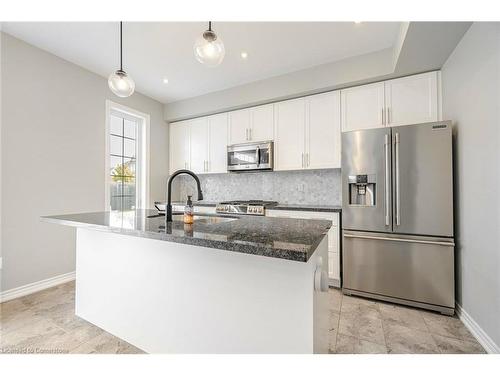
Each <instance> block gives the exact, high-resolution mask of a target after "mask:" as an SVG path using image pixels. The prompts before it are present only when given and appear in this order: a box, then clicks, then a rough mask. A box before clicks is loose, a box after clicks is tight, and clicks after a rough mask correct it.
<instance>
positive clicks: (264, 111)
mask: <svg viewBox="0 0 500 375" xmlns="http://www.w3.org/2000/svg"><path fill="white" fill-rule="evenodd" d="M250 110H251V111H250V113H251V117H252V127H251V128H250V141H251V142H261V141H272V140H273V139H274V106H273V105H272V104H268V105H261V106H259V107H254V108H251V109H250Z"/></svg>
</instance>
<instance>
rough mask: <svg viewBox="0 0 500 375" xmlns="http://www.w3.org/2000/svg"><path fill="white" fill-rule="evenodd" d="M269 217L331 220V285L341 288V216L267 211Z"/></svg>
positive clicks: (329, 237)
mask: <svg viewBox="0 0 500 375" xmlns="http://www.w3.org/2000/svg"><path fill="white" fill-rule="evenodd" d="M266 216H268V217H288V218H294V219H320V220H331V221H332V227H331V228H330V230H329V231H328V277H329V279H330V285H333V286H336V287H340V252H339V214H338V213H326V212H311V211H286V210H272V209H270V210H266Z"/></svg>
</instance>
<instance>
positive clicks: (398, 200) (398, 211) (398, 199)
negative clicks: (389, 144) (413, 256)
mask: <svg viewBox="0 0 500 375" xmlns="http://www.w3.org/2000/svg"><path fill="white" fill-rule="evenodd" d="M394 149H395V153H396V158H395V169H396V176H395V177H396V202H395V203H396V225H401V192H400V190H399V187H400V186H399V133H396V135H395V136H394Z"/></svg>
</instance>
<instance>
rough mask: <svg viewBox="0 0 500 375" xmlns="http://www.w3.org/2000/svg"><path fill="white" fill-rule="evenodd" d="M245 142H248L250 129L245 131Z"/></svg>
mask: <svg viewBox="0 0 500 375" xmlns="http://www.w3.org/2000/svg"><path fill="white" fill-rule="evenodd" d="M245 140H246V141H248V129H245Z"/></svg>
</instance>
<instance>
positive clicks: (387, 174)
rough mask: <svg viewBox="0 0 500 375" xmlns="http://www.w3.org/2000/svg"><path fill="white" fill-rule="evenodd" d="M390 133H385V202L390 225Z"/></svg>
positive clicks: (387, 220) (386, 220)
mask: <svg viewBox="0 0 500 375" xmlns="http://www.w3.org/2000/svg"><path fill="white" fill-rule="evenodd" d="M389 146H390V143H389V134H386V135H385V142H384V152H385V191H384V200H385V202H384V204H385V206H384V207H385V225H386V226H388V225H390V222H389V220H390V216H389V200H390V183H391V182H390V178H389V177H390V167H391V166H390V160H389Z"/></svg>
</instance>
